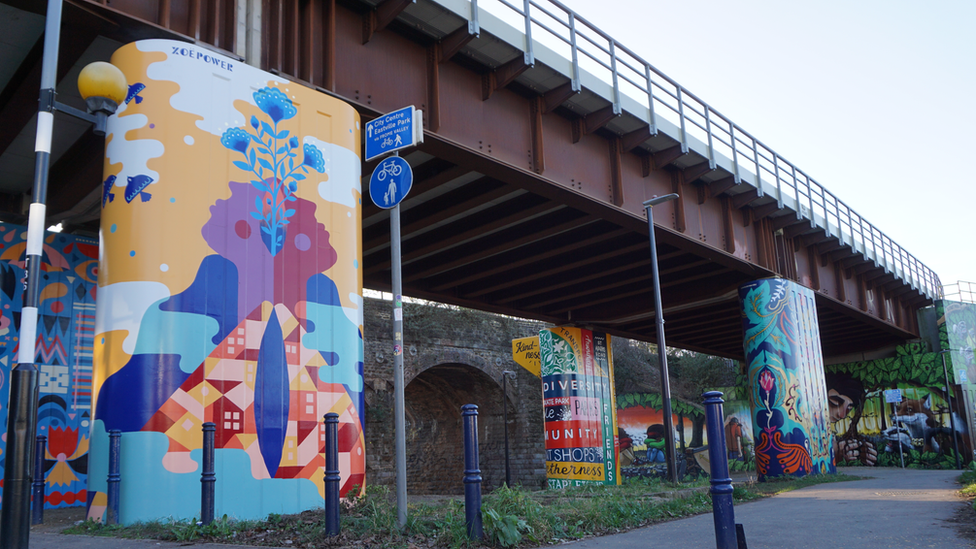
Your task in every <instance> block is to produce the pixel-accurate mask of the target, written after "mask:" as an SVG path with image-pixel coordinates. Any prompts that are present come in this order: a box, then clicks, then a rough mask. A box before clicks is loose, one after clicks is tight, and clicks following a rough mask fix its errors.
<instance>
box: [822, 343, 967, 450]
mask: <svg viewBox="0 0 976 549" xmlns="http://www.w3.org/2000/svg"><path fill="white" fill-rule="evenodd" d="M826 370H827V376H826V377H827V389H828V398H829V405H830V419H831V422H832V423H833V430H834V435H835V437H836V440H837V446H836V454H837V464H838V465H866V466H875V465H877V466H885V467H889V466H890V467H900V466H902V464H904V466H906V467H912V468H926V469H929V468H936V469H952V468H955V466H956V462H955V447H956V446H957V445H958V447H959V453H960V458H961V460H962V463H963V464H964V463H966V462H968V461H969V459H968V457H967V456H970V455H971V449H970V444H969V439H968V436H966V421H965V418H964V417H962V416H961V415H960V414H959V413H958V411H959V410H960V409H961V407H960V406H959V401H958V399H957V398H956V397H955V395H949V394H948V393H947V392H946V387H945V375H946V372H945V371H944V370H943V364H942V355H940V353H937V352H931V351H929V350H928V346H927V345H926V344H925V343H924V342H914V343H909V344H906V345H902V346H899V347H898V348H897V349H896V356H894V357H889V358H882V359H876V360H869V361H862V362H852V363H845V364H833V365H830V366H827V368H826ZM949 398H952V400H953V407H952V408H950V406H949V403H948V400H949ZM895 401H897V402H895ZM953 408H954V409H955V411H953ZM953 414H955V416H954V417H953ZM953 424H955V428H956V429H955V435H954V434H953V429H952V425H953ZM953 439H955V440H953Z"/></svg>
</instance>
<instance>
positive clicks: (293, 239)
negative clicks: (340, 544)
mask: <svg viewBox="0 0 976 549" xmlns="http://www.w3.org/2000/svg"><path fill="white" fill-rule="evenodd" d="M112 61H113V63H114V64H115V65H116V66H118V67H119V68H120V69H122V71H123V73H124V74H125V75H126V78H127V80H128V83H129V86H130V87H129V95H128V98H127V99H126V100H125V102H124V104H123V105H121V106H120V108H119V110H118V113H117V114H116V115H115V116H113V117H111V118H110V120H109V126H108V132H109V133H108V136H107V138H106V139H107V147H106V160H105V172H104V174H105V182H104V188H103V198H102V219H101V244H102V247H101V256H100V271H99V275H98V300H97V313H96V314H97V318H96V330H95V349H94V353H95V383H94V395H93V399H94V401H95V411H94V422H93V425H92V446H91V463H90V468H91V476H90V481H91V482H90V484H89V487H88V515H89V517H91V518H95V519H98V518H101V517H102V515H103V513H104V509H105V504H106V494H105V484H106V483H105V480H104V479H105V476H106V474H105V473H106V469H107V461H108V452H107V435H106V433H107V432H108V431H109V430H112V429H119V430H121V431H122V452H121V469H122V484H121V486H122V494H121V511H120V521H121V522H123V523H132V522H135V521H149V520H154V519H160V518H164V517H172V518H175V519H188V518H191V517H195V516H199V513H200V503H199V495H198V494H199V490H200V461H201V445H202V434H201V426H202V424H203V423H204V422H210V421H212V422H214V423H216V427H217V429H216V448H217V449H216V475H217V484H216V498H215V499H216V514H217V516H220V515H222V514H227V515H229V516H232V517H236V518H241V519H255V518H261V517H264V516H267V515H268V514H269V513H294V512H298V511H302V510H304V509H309V508H313V507H319V506H321V505H322V504H323V496H324V487H323V483H322V478H323V474H324V464H325V462H324V455H323V453H322V452H323V441H324V430H323V420H322V418H323V415H324V414H326V413H328V412H336V413H338V414H339V418H340V419H339V421H340V425H339V466H340V467H339V468H340V471H341V475H342V483H341V485H340V490H341V493H342V494H343V495H346V494H347V493H349V491H350V490H352V489H353V488H354V487H358V489H359V490H361V489H362V488H363V485H364V477H365V455H364V452H365V446H364V442H363V436H362V428H363V425H362V410H363V402H362V395H363V393H362V391H363V378H362V372H363V370H362V369H363V342H362V323H363V320H362V314H363V313H362V305H363V304H362V272H361V270H360V268H359V267H360V261H361V259H360V257H361V244H360V234H361V226H360V224H361V207H362V204H361V190H360V169H361V168H360V166H361V163H360V155H359V148H360V131H359V128H360V119H359V115H358V113H357V112H356V111H355V110H354V109H353V108H352V107H351V106H349V105H348V104H346V103H344V102H342V101H339V100H337V99H334V98H331V97H328V96H327V95H325V94H321V93H318V92H316V91H315V90H312V89H309V88H306V87H304V86H301V85H298V84H296V83H292V82H288V81H287V80H285V79H283V78H281V77H278V76H275V75H272V74H269V73H266V72H263V71H260V70H257V69H255V68H254V67H250V66H248V65H245V64H244V63H241V62H239V61H237V60H234V59H230V58H226V57H223V56H221V55H219V54H215V53H213V52H211V51H209V50H206V49H202V48H197V47H195V46H193V45H191V44H187V43H184V42H175V41H167V40H145V41H141V42H136V43H133V44H129V45H126V46H123V47H122V48H120V49H119V50H118V51H116V52H115V54H114V55H113V57H112Z"/></svg>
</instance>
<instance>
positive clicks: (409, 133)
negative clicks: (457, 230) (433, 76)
mask: <svg viewBox="0 0 976 549" xmlns="http://www.w3.org/2000/svg"><path fill="white" fill-rule="evenodd" d="M365 134H366V135H365V141H366V147H365V148H366V153H365V155H364V157H365V159H366V160H372V159H373V158H376V157H378V156H382V155H384V154H388V153H391V152H392V153H393V156H390V157H389V158H385V159H383V161H382V162H380V163H379V164H378V165H377V166H376V168H375V169H374V170H373V174H372V175H371V176H370V178H369V197H370V198H371V199H372V200H373V203H374V204H376V205H377V206H379V207H380V208H383V209H386V210H390V271H391V273H392V290H393V427H394V438H395V451H396V454H395V456H394V461H395V463H396V500H397V522H398V523H399V525H400V528H401V529H403V528H406V526H407V442H406V421H405V418H404V416H405V411H404V408H405V403H404V395H403V391H404V381H403V287H402V286H403V284H402V281H401V276H400V263H401V259H400V202H401V201H402V200H403V199H404V198H406V196H407V193H409V192H410V188H411V186H412V185H413V170H412V169H411V168H410V164H408V163H407V161H406V160H404V159H402V158H400V157H399V156H397V153H396V152H395V151H398V150H400V149H403V148H406V147H411V146H413V145H416V144H417V143H423V141H424V130H423V112H422V111H418V110H417V109H415V108H413V106H412V105H411V106H409V107H404V108H402V109H400V110H397V111H393V112H391V113H389V114H386V115H383V116H379V117H377V118H376V119H375V120H372V121H370V122H368V123H367V124H366V128H365Z"/></svg>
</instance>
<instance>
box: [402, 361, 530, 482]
mask: <svg viewBox="0 0 976 549" xmlns="http://www.w3.org/2000/svg"><path fill="white" fill-rule="evenodd" d="M499 375H500V374H499ZM404 397H405V398H404V400H405V413H406V447H407V491H408V492H409V493H412V494H462V493H464V484H463V474H464V442H463V425H462V418H461V406H463V405H465V404H477V405H478V408H479V409H478V412H479V415H478V438H479V454H480V460H479V461H480V465H481V476H482V479H483V480H482V488H483V489H486V490H488V489H491V488H493V487H495V486H498V485H499V484H501V482H502V481H504V478H505V465H504V423H503V421H502V406H501V397H502V393H501V387H500V386H499V385H498V382H497V381H496V380H495V379H494V378H493V377H491V376H490V374H489V373H487V372H485V371H483V370H481V369H478V368H475V367H473V366H471V365H469V364H464V363H459V362H438V363H437V364H431V365H427V366H426V367H425V368H423V369H420V372H419V373H416V374H415V375H414V376H413V377H412V378H411V380H410V381H409V382H408V383H407V384H406V388H405V390H404ZM509 423H510V426H509V428H510V429H512V428H513V425H512V421H511V420H510V422H509Z"/></svg>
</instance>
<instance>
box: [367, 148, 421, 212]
mask: <svg viewBox="0 0 976 549" xmlns="http://www.w3.org/2000/svg"><path fill="white" fill-rule="evenodd" d="M412 185H413V170H411V169H410V164H408V163H407V161H406V160H404V159H403V158H400V157H399V156H391V157H389V158H384V159H383V161H382V162H380V163H379V165H378V166H376V169H374V170H373V175H371V176H370V178H369V197H370V198H372V199H373V203H374V204H376V205H377V206H379V207H380V208H383V209H385V210H388V209H390V208H393V207H394V206H396V205H397V204H399V203H400V201H401V200H403V198H404V197H405V196H407V193H408V192H410V187H411V186H412Z"/></svg>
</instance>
